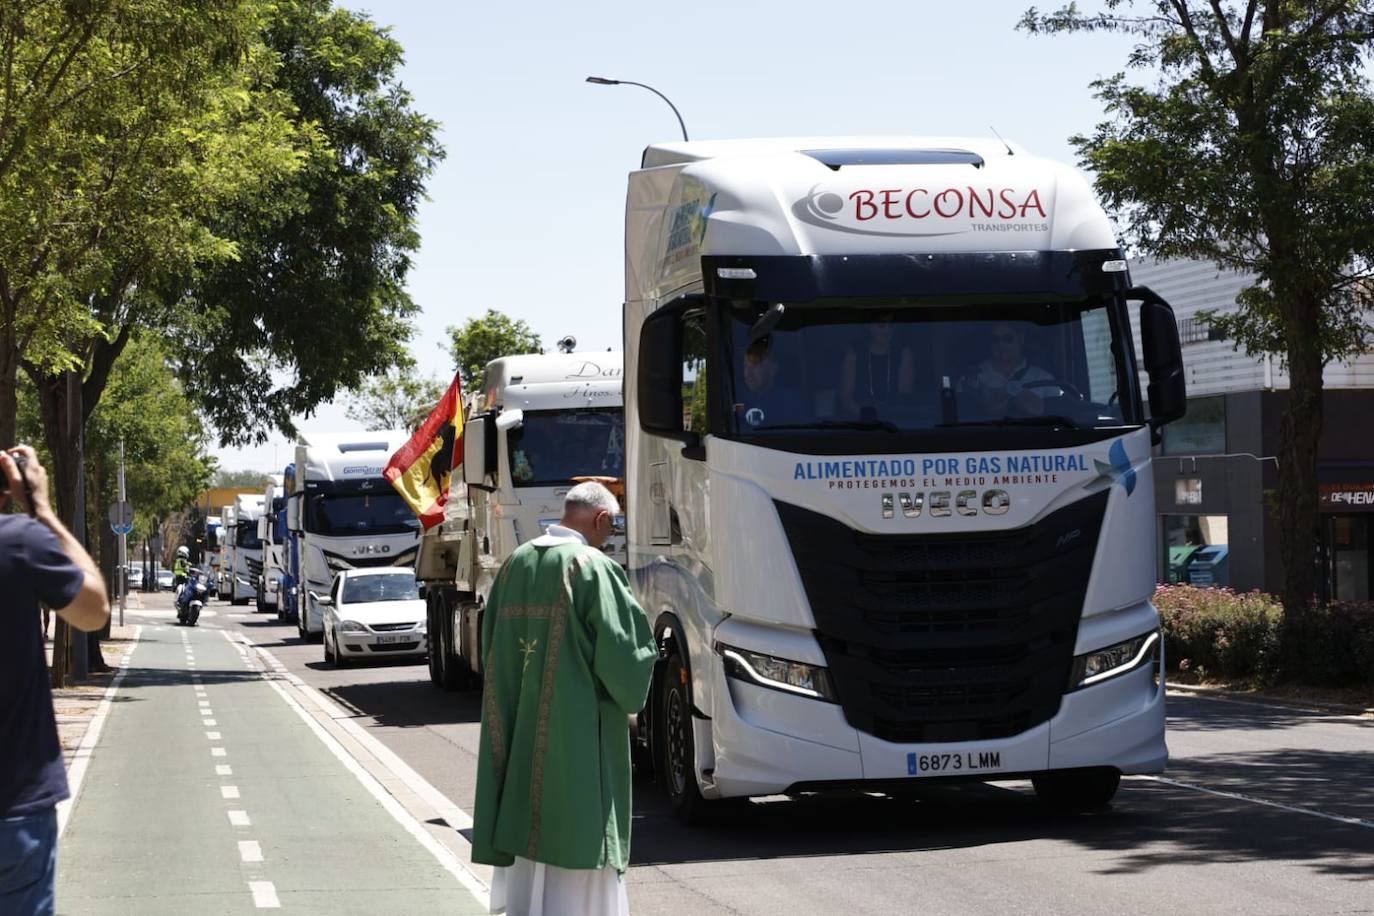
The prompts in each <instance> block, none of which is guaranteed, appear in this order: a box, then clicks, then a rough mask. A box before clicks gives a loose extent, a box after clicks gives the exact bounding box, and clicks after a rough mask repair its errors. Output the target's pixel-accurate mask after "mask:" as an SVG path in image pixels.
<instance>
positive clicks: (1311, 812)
mask: <svg viewBox="0 0 1374 916" xmlns="http://www.w3.org/2000/svg"><path fill="white" fill-rule="evenodd" d="M1128 778H1131V779H1148V780H1150V781H1151V782H1159V783H1163V784H1164V785H1166V786H1174V787H1176V788H1179V789H1191V790H1192V791H1194V792H1203V793H1205V794H1207V795H1215V796H1217V797H1219V798H1230V799H1233V800H1235V801H1243V802H1250V803H1251V804H1255V805H1264V806H1265V807H1267V808H1277V809H1278V810H1280V811H1287V812H1289V813H1290V814H1306V815H1308V816H1309V817H1320V818H1322V819H1323V820H1328V821H1337V822H1338V823H1341V824H1349V825H1351V826H1352V827H1367V828H1369V829H1371V830H1374V821H1366V820H1363V819H1362V818H1358V817H1350V816H1348V815H1344V814H1332V813H1330V812H1328V811H1318V810H1317V809H1315V808H1303V807H1301V806H1299V805H1285V804H1284V803H1283V802H1276V801H1270V800H1269V799H1267V798H1257V797H1255V796H1254V795H1246V794H1244V793H1243V792H1225V791H1223V790H1221V789H1209V788H1207V787H1206V786H1199V785H1195V784H1193V783H1191V782H1180V781H1178V780H1177V779H1169V778H1168V777H1165V776H1132V777H1128Z"/></svg>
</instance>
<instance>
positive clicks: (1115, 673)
mask: <svg viewBox="0 0 1374 916" xmlns="http://www.w3.org/2000/svg"><path fill="white" fill-rule="evenodd" d="M1158 651H1159V631H1158V630H1152V631H1150V632H1149V633H1142V634H1141V635H1139V636H1136V637H1134V638H1133V639H1128V640H1126V641H1125V642H1119V643H1117V644H1116V645H1114V646H1107V647H1106V648H1105V649H1098V650H1097V651H1095V652H1088V653H1085V654H1083V655H1079V656H1077V657H1076V658H1074V660H1073V677H1072V678H1071V679H1070V681H1069V689H1070V690H1077V689H1079V688H1080V687H1091V686H1092V685H1093V684H1100V683H1102V682H1103V681H1106V680H1110V679H1111V678H1114V677H1120V676H1121V675H1123V674H1126V673H1127V672H1130V671H1134V670H1135V669H1137V668H1140V667H1142V666H1144V665H1148V664H1150V663H1151V662H1153V661H1154V660H1155V657H1156V654H1157V653H1158Z"/></svg>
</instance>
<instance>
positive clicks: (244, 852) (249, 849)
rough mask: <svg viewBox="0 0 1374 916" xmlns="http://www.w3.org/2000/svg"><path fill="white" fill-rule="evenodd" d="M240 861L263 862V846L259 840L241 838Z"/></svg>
mask: <svg viewBox="0 0 1374 916" xmlns="http://www.w3.org/2000/svg"><path fill="white" fill-rule="evenodd" d="M239 861H240V862H261V861H262V846H261V845H259V844H258V841H257V840H239Z"/></svg>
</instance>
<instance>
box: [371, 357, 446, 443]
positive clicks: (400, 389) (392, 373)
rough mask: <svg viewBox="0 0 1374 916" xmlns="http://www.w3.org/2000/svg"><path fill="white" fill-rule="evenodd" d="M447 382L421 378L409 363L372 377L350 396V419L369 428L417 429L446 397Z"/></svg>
mask: <svg viewBox="0 0 1374 916" xmlns="http://www.w3.org/2000/svg"><path fill="white" fill-rule="evenodd" d="M447 387H448V386H447V385H446V384H445V383H444V382H441V381H439V380H438V379H436V378H433V377H432V376H431V377H422V376H420V375H418V374H417V373H416V371H415V366H414V364H413V363H411V362H407V363H405V364H403V365H401V366H399V367H397V368H395V369H391V370H389V371H388V372H386V373H385V374H384V375H378V376H373V377H372V378H370V379H368V380H367V381H366V382H365V383H363V385H362V387H361V388H359V389H358V391H357V392H355V393H354V394H353V396H352V397H351V398H350V399H349V404H348V408H347V412H348V418H349V419H350V420H355V421H357V422H359V423H361V424H363V426H364V427H365V428H367V429H404V430H415V429H418V428H419V427H420V424H421V423H423V422H425V418H426V417H428V416H429V413H430V411H432V410H433V409H434V407H435V405H437V404H438V403H439V399H440V398H441V397H443V396H444V391H445V390H446V389H447Z"/></svg>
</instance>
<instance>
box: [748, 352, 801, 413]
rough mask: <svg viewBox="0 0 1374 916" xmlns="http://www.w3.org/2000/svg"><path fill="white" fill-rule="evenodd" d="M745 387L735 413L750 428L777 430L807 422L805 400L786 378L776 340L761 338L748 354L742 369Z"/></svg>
mask: <svg viewBox="0 0 1374 916" xmlns="http://www.w3.org/2000/svg"><path fill="white" fill-rule="evenodd" d="M741 375H742V377H743V379H744V385H743V386H742V387H741V388H740V390H739V392H738V395H739V396H740V397H741V398H742V402H741V403H738V404H736V405H735V413H737V414H739V416H740V418H741V419H742V420H744V422H745V423H747V424H749V425H750V426H776V425H778V424H779V423H786V422H788V421H796V420H798V419H804V408H803V406H802V403H803V402H802V398H801V396H800V395H799V394H798V393H797V392H796V391H795V390H794V389H793V388H792V387H791V384H790V382H789V381H788V380H787V379H785V378H783V377H782V376H784V375H785V367H784V365H783V361H782V360H781V359H780V358H779V357H778V355H777V354H776V353H775V352H774V347H773V340H772V336H771V335H769V336H765V337H761V338H759V339H758V340H756V341H754V342H753V343H751V344H750V345H749V346H748V347H746V348H745V351H744V361H743V365H742V366H741Z"/></svg>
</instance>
